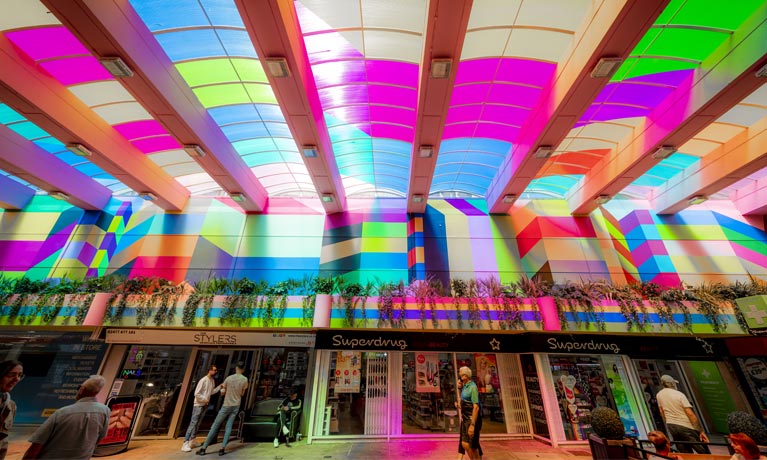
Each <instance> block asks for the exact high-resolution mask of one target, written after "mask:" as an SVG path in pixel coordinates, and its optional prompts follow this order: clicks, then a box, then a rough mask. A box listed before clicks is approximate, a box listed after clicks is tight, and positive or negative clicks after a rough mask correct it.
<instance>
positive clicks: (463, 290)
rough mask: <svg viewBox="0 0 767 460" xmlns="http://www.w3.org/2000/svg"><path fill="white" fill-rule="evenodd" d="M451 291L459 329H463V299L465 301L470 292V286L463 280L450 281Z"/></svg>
mask: <svg viewBox="0 0 767 460" xmlns="http://www.w3.org/2000/svg"><path fill="white" fill-rule="evenodd" d="M450 289H451V294H452V297H453V308H455V315H456V321H457V323H458V329H463V312H462V311H461V299H465V298H466V295H467V294H468V292H469V286H468V285H467V283H466V281H464V280H462V279H452V280H450Z"/></svg>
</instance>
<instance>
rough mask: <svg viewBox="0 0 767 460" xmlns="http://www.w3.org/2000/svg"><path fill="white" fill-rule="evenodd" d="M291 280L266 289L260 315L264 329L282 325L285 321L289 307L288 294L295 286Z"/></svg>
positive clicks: (259, 311)
mask: <svg viewBox="0 0 767 460" xmlns="http://www.w3.org/2000/svg"><path fill="white" fill-rule="evenodd" d="M295 284H296V283H295V282H294V281H291V280H287V281H280V282H278V283H277V284H275V285H273V286H267V287H265V289H264V291H263V295H264V298H262V299H261V300H262V301H261V303H260V306H261V308H259V310H258V313H259V318H260V319H261V322H262V324H263V326H264V327H272V326H274V325H275V324H280V323H281V322H282V320H283V319H285V311H286V310H287V307H288V294H289V293H290V289H292V288H293V287H294V286H295Z"/></svg>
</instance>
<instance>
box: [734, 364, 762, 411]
mask: <svg viewBox="0 0 767 460" xmlns="http://www.w3.org/2000/svg"><path fill="white" fill-rule="evenodd" d="M737 361H738V366H740V369H741V371H743V375H745V377H746V383H747V384H748V389H749V390H751V396H752V398H751V399H752V400H753V401H755V402H756V404H757V405H758V407H759V412H760V413H761V415H762V418H767V358H764V357H758V356H754V357H749V358H738V360H737Z"/></svg>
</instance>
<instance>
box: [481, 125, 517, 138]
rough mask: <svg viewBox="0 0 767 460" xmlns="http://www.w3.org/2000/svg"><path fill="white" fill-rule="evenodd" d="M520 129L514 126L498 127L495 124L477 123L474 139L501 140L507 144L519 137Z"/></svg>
mask: <svg viewBox="0 0 767 460" xmlns="http://www.w3.org/2000/svg"><path fill="white" fill-rule="evenodd" d="M519 131H520V129H519V128H515V127H512V126H504V125H498V124H495V123H477V129H476V131H475V132H474V137H485V138H488V139H499V140H502V141H507V142H514V141H515V140H516V139H517V136H518V135H519Z"/></svg>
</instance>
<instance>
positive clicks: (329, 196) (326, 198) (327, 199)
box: [322, 193, 335, 203]
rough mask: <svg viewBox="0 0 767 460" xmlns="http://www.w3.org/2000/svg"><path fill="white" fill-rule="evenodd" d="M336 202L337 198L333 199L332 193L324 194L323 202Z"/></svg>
mask: <svg viewBox="0 0 767 460" xmlns="http://www.w3.org/2000/svg"><path fill="white" fill-rule="evenodd" d="M334 201H335V198H333V194H332V193H323V194H322V202H323V203H332V202H334Z"/></svg>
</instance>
